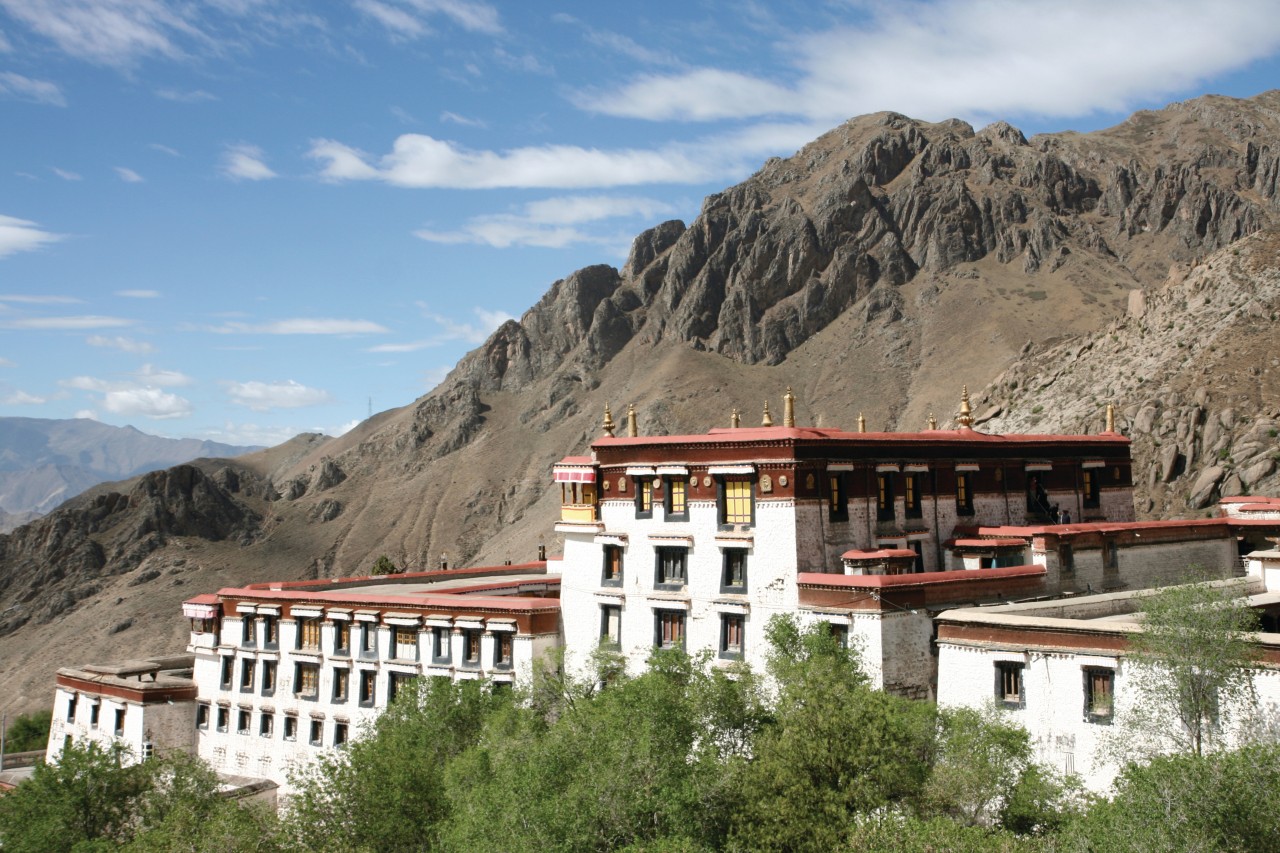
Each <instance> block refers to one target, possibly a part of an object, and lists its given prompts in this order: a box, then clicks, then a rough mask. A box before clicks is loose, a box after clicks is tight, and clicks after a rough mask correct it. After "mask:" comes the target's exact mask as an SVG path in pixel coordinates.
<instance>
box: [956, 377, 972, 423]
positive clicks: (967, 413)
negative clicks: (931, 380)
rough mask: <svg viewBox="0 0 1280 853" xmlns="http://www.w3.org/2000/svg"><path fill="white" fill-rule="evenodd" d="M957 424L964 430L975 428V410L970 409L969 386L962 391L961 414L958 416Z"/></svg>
mask: <svg viewBox="0 0 1280 853" xmlns="http://www.w3.org/2000/svg"><path fill="white" fill-rule="evenodd" d="M956 423H958V424H959V425H960V426H961V428H962V429H972V428H973V410H972V409H970V408H969V386H968V385H965V386H963V388H962V389H961V391H960V413H959V414H958V415H956Z"/></svg>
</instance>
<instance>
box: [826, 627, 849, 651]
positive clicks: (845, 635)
mask: <svg viewBox="0 0 1280 853" xmlns="http://www.w3.org/2000/svg"><path fill="white" fill-rule="evenodd" d="M827 634H828V635H829V636H831V637H834V638H835V641H836V642H837V643H839V644H840V648H842V649H847V648H849V626H848V625H833V624H831V623H830V622H828V623H827Z"/></svg>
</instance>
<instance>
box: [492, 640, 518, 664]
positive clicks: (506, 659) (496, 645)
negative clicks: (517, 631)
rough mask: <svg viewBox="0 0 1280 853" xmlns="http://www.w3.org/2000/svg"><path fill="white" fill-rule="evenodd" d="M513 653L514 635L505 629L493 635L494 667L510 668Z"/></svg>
mask: <svg viewBox="0 0 1280 853" xmlns="http://www.w3.org/2000/svg"><path fill="white" fill-rule="evenodd" d="M514 655H515V637H513V636H512V635H511V634H510V633H508V632H506V631H497V632H495V633H494V635H493V665H494V667H495V668H496V669H511V665H512V661H513V660H514Z"/></svg>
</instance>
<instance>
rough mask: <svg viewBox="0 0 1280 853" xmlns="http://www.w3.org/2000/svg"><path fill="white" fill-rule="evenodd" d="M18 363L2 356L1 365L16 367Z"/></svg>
mask: <svg viewBox="0 0 1280 853" xmlns="http://www.w3.org/2000/svg"><path fill="white" fill-rule="evenodd" d="M15 366H16V365H15V364H14V363H13V362H12V361H10V360H9V359H7V358H0V367H15Z"/></svg>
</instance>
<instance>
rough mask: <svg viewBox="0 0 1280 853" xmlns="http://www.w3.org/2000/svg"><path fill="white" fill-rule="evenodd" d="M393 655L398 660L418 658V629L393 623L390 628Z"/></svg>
mask: <svg viewBox="0 0 1280 853" xmlns="http://www.w3.org/2000/svg"><path fill="white" fill-rule="evenodd" d="M391 643H392V646H391V648H392V649H394V654H393V656H394V657H396V658H399V659H400V660H417V659H418V629H417V628H412V627H408V626H405V625H395V626H393V627H392V629H391Z"/></svg>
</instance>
